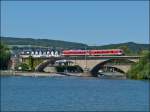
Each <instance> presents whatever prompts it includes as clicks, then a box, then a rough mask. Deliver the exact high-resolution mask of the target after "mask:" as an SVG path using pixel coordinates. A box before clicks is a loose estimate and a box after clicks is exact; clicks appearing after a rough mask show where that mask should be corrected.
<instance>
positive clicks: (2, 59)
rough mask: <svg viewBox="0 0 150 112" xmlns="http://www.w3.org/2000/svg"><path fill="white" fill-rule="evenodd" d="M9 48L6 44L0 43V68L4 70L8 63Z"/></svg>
mask: <svg viewBox="0 0 150 112" xmlns="http://www.w3.org/2000/svg"><path fill="white" fill-rule="evenodd" d="M10 56H11V53H10V50H9V48H8V46H7V45H4V44H3V43H2V42H1V43H0V70H6V69H8V67H9V63H10Z"/></svg>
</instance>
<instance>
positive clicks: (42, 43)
mask: <svg viewBox="0 0 150 112" xmlns="http://www.w3.org/2000/svg"><path fill="white" fill-rule="evenodd" d="M1 41H2V42H4V43H6V44H8V45H20V46H27V45H28V46H29V45H30V46H32V47H52V48H57V49H85V48H86V49H116V48H119V47H120V46H128V48H129V49H130V50H131V51H132V52H135V53H137V52H139V51H141V50H148V49H149V44H137V43H134V42H127V43H119V44H108V45H103V46H88V45H86V44H83V43H76V42H67V41H60V40H50V39H32V38H11V37H1Z"/></svg>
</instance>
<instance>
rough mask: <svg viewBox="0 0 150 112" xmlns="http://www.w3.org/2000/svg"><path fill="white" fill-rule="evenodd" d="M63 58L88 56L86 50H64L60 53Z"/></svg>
mask: <svg viewBox="0 0 150 112" xmlns="http://www.w3.org/2000/svg"><path fill="white" fill-rule="evenodd" d="M62 55H63V56H84V55H89V51H88V50H64V51H63V53H62Z"/></svg>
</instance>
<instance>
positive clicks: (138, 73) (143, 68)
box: [127, 51, 150, 79]
mask: <svg viewBox="0 0 150 112" xmlns="http://www.w3.org/2000/svg"><path fill="white" fill-rule="evenodd" d="M149 68H150V52H149V51H147V52H144V53H143V57H142V58H141V59H140V60H139V62H138V63H136V64H134V65H133V66H132V67H131V69H130V70H129V71H128V74H127V77H128V78H131V79H150V70H149Z"/></svg>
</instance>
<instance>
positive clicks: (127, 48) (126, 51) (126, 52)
mask: <svg viewBox="0 0 150 112" xmlns="http://www.w3.org/2000/svg"><path fill="white" fill-rule="evenodd" d="M119 49H122V50H123V51H124V53H125V54H126V55H131V53H132V52H131V50H130V49H129V47H128V46H125V45H124V46H120V47H119Z"/></svg>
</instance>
